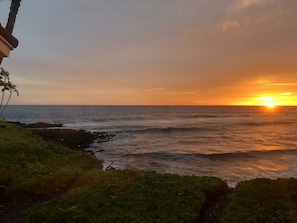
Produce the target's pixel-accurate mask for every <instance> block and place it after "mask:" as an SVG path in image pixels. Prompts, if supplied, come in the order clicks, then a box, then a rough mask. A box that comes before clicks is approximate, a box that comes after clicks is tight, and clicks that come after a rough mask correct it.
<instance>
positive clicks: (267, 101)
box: [258, 96, 279, 109]
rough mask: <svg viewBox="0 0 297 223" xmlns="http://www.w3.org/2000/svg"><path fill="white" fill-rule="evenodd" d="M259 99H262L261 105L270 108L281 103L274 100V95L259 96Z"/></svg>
mask: <svg viewBox="0 0 297 223" xmlns="http://www.w3.org/2000/svg"><path fill="white" fill-rule="evenodd" d="M258 100H259V101H261V103H260V104H261V105H262V106H265V107H266V108H268V109H274V108H275V107H276V106H277V105H279V102H277V101H274V97H272V96H266V97H259V98H258Z"/></svg>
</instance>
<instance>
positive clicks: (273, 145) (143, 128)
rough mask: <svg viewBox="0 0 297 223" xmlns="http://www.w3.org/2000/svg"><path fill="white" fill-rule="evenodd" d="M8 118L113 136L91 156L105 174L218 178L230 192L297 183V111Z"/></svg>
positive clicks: (63, 109)
mask: <svg viewBox="0 0 297 223" xmlns="http://www.w3.org/2000/svg"><path fill="white" fill-rule="evenodd" d="M5 118H6V120H8V121H20V122H24V123H34V122H40V121H42V122H49V123H63V124H65V127H66V128H73V129H84V130H87V131H92V132H96V131H99V132H100V131H104V132H109V133H112V134H114V135H115V137H114V138H113V139H112V140H111V141H108V142H104V143H96V142H95V143H94V144H93V145H92V146H91V147H90V148H89V150H92V151H93V152H94V153H95V155H96V156H97V157H98V158H99V159H104V160H105V162H104V167H105V168H106V167H109V166H110V167H116V168H121V169H124V168H138V169H144V170H155V171H158V172H166V173H176V174H180V175H196V176H205V175H207V176H215V177H220V178H222V179H224V180H226V181H227V182H228V183H229V185H230V186H234V185H235V184H236V183H237V182H239V181H242V180H248V179H253V178H257V177H268V178H279V177H297V107H276V108H275V109H268V108H265V107H240V106H238V107H237V106H233V107H232V106H9V107H8V109H7V111H6V112H5Z"/></svg>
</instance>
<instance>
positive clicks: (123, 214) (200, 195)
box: [24, 170, 227, 223]
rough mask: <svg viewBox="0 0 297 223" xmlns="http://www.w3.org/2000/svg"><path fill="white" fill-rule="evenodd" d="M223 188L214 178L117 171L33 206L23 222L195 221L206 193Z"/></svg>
mask: <svg viewBox="0 0 297 223" xmlns="http://www.w3.org/2000/svg"><path fill="white" fill-rule="evenodd" d="M222 187H223V188H225V189H226V190H227V185H226V183H225V182H223V181H222V180H220V179H217V178H211V177H194V176H178V175H173V174H158V173H156V172H141V171H133V170H124V171H119V170H113V171H108V172H107V173H106V176H105V177H104V180H101V182H98V184H97V185H96V186H94V187H92V188H90V189H88V190H83V191H74V192H73V193H70V194H67V195H65V196H63V197H62V198H61V199H57V200H53V201H50V202H48V203H46V204H42V205H41V206H39V207H36V208H34V209H32V210H31V211H29V212H27V213H26V215H25V221H24V222H39V221H40V219H44V222H48V223H49V222H106V223H108V222H113V223H114V222H193V221H194V220H197V218H198V217H199V214H200V211H201V209H202V207H203V204H204V202H205V199H206V194H207V193H208V192H209V191H214V190H216V189H218V188H222Z"/></svg>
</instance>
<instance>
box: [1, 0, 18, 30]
mask: <svg viewBox="0 0 297 223" xmlns="http://www.w3.org/2000/svg"><path fill="white" fill-rule="evenodd" d="M20 6H21V0H11V5H10V12H9V15H8V20H7V24H6V27H5V29H6V30H7V31H8V32H10V33H12V31H13V28H14V24H15V20H16V16H17V14H18V11H19V7H20Z"/></svg>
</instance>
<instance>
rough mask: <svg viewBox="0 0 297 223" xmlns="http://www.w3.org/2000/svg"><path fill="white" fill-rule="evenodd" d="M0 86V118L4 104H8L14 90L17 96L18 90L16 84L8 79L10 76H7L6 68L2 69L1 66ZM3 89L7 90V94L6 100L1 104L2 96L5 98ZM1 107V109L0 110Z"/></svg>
mask: <svg viewBox="0 0 297 223" xmlns="http://www.w3.org/2000/svg"><path fill="white" fill-rule="evenodd" d="M0 70H1V71H0V87H2V90H1V91H2V96H1V103H0V118H1V117H2V115H3V112H4V110H5V108H6V106H7V105H8V103H9V101H10V99H11V95H12V93H13V92H16V94H17V96H19V92H18V90H17V88H16V87H17V86H16V85H14V84H13V83H12V82H11V81H10V77H9V72H7V71H6V70H4V69H3V68H0ZM5 91H8V92H9V96H8V98H7V100H6V103H5V105H4V107H3V108H2V106H3V102H4V98H5ZM1 108H2V110H1Z"/></svg>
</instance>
